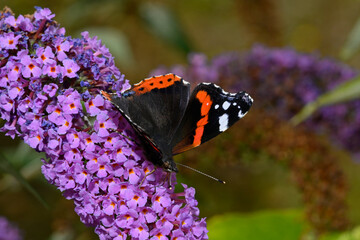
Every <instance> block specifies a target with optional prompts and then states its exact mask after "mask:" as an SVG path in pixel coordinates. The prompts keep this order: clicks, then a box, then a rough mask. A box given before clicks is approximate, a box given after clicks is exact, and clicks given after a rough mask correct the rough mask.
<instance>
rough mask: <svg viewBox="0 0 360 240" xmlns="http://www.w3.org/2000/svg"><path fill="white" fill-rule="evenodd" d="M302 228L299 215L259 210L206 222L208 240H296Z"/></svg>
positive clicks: (304, 225) (215, 217) (298, 213)
mask: <svg viewBox="0 0 360 240" xmlns="http://www.w3.org/2000/svg"><path fill="white" fill-rule="evenodd" d="M305 228H306V223H305V222H304V221H303V218H302V212H301V211H296V210H287V211H261V212H257V213H251V214H239V213H233V214H226V215H217V216H214V217H212V218H211V219H210V220H209V221H208V230H209V239H213V240H222V239H251V240H263V239H267V240H288V239H300V236H301V235H302V233H303V232H304V229H305Z"/></svg>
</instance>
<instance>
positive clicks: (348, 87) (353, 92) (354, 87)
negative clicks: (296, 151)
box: [291, 77, 360, 125]
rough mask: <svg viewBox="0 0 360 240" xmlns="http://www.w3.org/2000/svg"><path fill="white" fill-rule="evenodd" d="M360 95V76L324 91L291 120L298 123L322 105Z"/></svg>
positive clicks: (351, 98)
mask: <svg viewBox="0 0 360 240" xmlns="http://www.w3.org/2000/svg"><path fill="white" fill-rule="evenodd" d="M359 97H360V77H355V78H354V79H352V80H349V81H347V82H345V83H342V84H340V85H338V86H337V87H336V88H334V89H333V90H331V91H329V92H326V93H324V94H323V95H321V96H320V97H318V98H317V99H316V100H315V101H313V102H310V103H308V104H307V105H306V106H305V107H304V108H303V109H301V111H300V112H299V113H298V114H296V115H295V116H294V117H293V118H292V119H291V122H292V123H293V124H294V125H297V124H299V123H301V122H302V121H304V120H305V119H307V118H308V117H310V116H311V115H312V114H313V113H314V112H315V111H316V110H318V109H319V108H321V107H324V106H327V105H332V104H336V103H342V102H346V101H350V100H353V99H358V98H359Z"/></svg>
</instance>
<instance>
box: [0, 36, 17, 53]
mask: <svg viewBox="0 0 360 240" xmlns="http://www.w3.org/2000/svg"><path fill="white" fill-rule="evenodd" d="M20 38H21V35H17V36H15V35H14V33H13V32H10V33H7V34H3V35H2V36H1V37H0V46H1V49H9V50H10V49H16V48H17V44H18V41H19V39H20Z"/></svg>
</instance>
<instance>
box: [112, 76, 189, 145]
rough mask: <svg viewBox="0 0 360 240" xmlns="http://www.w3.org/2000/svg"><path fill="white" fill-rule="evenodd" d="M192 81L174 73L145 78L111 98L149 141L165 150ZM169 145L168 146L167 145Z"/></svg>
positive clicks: (183, 110)
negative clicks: (118, 95)
mask: <svg viewBox="0 0 360 240" xmlns="http://www.w3.org/2000/svg"><path fill="white" fill-rule="evenodd" d="M189 95H190V84H188V83H187V82H185V81H184V80H183V79H181V78H180V77H178V76H176V75H174V74H167V75H163V76H158V77H152V78H148V79H145V80H143V81H142V82H140V83H138V84H136V85H134V86H133V87H132V88H131V89H129V90H127V91H125V92H124V93H123V94H122V97H120V98H119V97H112V98H111V101H112V103H113V104H114V105H116V106H117V108H118V109H119V110H120V112H121V113H122V114H123V116H124V117H125V118H126V119H127V120H128V121H129V122H130V124H132V125H133V126H134V128H135V129H136V130H137V131H138V132H140V136H141V137H142V136H143V135H145V139H146V140H147V141H150V144H152V145H155V146H156V147H158V148H160V150H161V151H163V150H166V149H164V148H165V147H167V146H165V144H166V145H168V144H169V139H171V138H172V137H173V135H174V133H175V131H176V129H177V128H178V125H179V123H180V120H181V119H182V117H183V115H184V112H185V109H186V106H187V102H188V99H189ZM167 148H168V147H167Z"/></svg>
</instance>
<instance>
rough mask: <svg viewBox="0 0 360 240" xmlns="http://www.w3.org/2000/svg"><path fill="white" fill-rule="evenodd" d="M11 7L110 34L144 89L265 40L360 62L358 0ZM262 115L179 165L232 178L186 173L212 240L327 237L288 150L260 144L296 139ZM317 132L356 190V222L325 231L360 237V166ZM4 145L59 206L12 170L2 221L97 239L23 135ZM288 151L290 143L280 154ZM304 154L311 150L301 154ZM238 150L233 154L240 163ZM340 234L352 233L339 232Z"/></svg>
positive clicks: (2, 188) (128, 1)
mask: <svg viewBox="0 0 360 240" xmlns="http://www.w3.org/2000/svg"><path fill="white" fill-rule="evenodd" d="M0 3H1V7H4V6H8V7H10V8H11V9H12V10H13V12H14V13H15V14H16V15H18V14H32V13H33V12H34V6H41V7H48V8H50V9H51V11H52V12H53V13H55V14H56V17H55V20H56V21H57V22H58V23H60V24H61V26H62V27H65V28H66V33H67V35H71V36H73V37H78V36H80V32H82V31H85V30H86V31H89V32H90V35H91V36H98V37H99V38H100V39H102V40H103V42H104V43H105V44H106V46H107V47H108V48H109V49H110V52H111V53H112V54H113V55H114V57H115V62H116V64H117V66H118V68H119V69H120V71H121V72H122V73H124V74H125V75H126V78H127V79H129V80H130V81H131V82H132V83H135V82H138V81H140V80H141V79H142V78H145V77H147V76H148V74H149V72H150V71H151V70H153V69H155V68H156V67H158V66H159V65H165V66H170V65H173V64H186V63H187V57H188V54H189V53H191V52H202V53H204V54H206V55H207V56H208V57H209V58H211V57H213V56H215V55H218V54H220V53H223V52H228V51H246V50H248V49H250V48H251V47H252V46H253V45H254V44H255V43H261V44H264V45H265V46H269V47H287V46H291V47H293V48H294V49H296V50H297V51H300V52H318V53H319V54H320V55H321V56H329V57H334V58H337V59H341V60H343V61H345V62H346V63H347V64H349V65H351V66H353V67H354V68H358V67H359V66H360V55H353V56H351V57H349V54H347V52H346V51H345V52H344V50H343V49H344V46H345V45H346V43H347V42H348V37H349V34H350V33H351V31H352V30H353V28H354V26H355V24H356V22H357V20H358V18H359V16H360V1H358V0H343V1H339V0H317V1H313V0H291V1H285V0H281V1H275V0H239V1H232V0H224V1H217V0H181V1H175V0H169V1H165V0H158V1H140V0H134V1H132V0H105V1H95V0H82V1H81V0H80V1H72V0H63V1H55V0H53V1H25V0H0ZM245 90H246V89H245ZM257 101H261V99H255V104H256V102H257ZM252 115H253V116H252ZM256 116H258V115H257V113H256V112H254V113H253V112H251V111H250V113H249V115H248V116H247V117H246V118H245V119H244V120H241V121H244V123H243V124H241V126H240V124H237V125H236V126H235V127H234V130H231V131H230V132H226V133H224V134H222V135H220V136H219V137H217V138H216V139H214V140H213V141H211V142H209V143H207V144H206V145H204V146H201V147H199V148H198V149H196V150H194V151H191V152H189V153H185V154H183V155H181V156H179V157H178V158H177V160H179V161H183V162H184V163H186V164H188V165H191V166H193V167H196V168H197V169H199V170H201V171H204V172H206V173H208V174H210V175H213V176H215V177H219V178H221V179H223V180H225V181H226V182H227V184H226V185H221V184H219V183H217V182H215V181H212V180H210V179H208V178H205V177H203V176H201V175H199V174H197V173H194V172H191V171H188V170H186V169H181V170H180V173H179V174H178V182H184V183H186V184H188V185H190V186H193V187H195V188H196V191H197V195H196V196H197V199H198V201H199V208H200V212H201V213H200V215H201V217H208V226H209V231H210V233H209V236H210V239H300V238H301V239H316V238H317V234H318V233H319V231H317V229H316V227H315V228H314V226H313V225H312V224H311V223H309V221H308V220H306V211H309V209H308V210H305V208H308V207H309V205H306V204H304V201H303V200H304V194H303V193H302V192H301V191H300V190H299V184H298V185H296V184H295V181H294V174H295V175H296V172H295V173H294V169H291V167H289V164H287V163H286V162H284V161H282V160H283V159H281V154H273V153H272V152H271V151H272V150H271V149H269V148H267V147H265V146H264V148H262V147H261V145H260V146H257V144H258V142H266V141H259V138H261V139H271V138H269V136H270V135H271V136H272V137H273V138H272V139H277V138H283V137H284V138H286V137H287V136H284V135H277V134H278V132H277V131H275V130H274V128H270V130H269V129H267V128H266V122H264V121H263V120H259V119H257V118H256ZM274 121H275V120H274ZM276 125H277V126H282V129H283V130H282V131H284V133H289V135H288V136H292V137H293V138H297V137H298V136H299V135H304V136H306V135H308V134H310V133H307V132H306V129H305V130H303V129H301V130H298V129H297V128H294V127H292V126H290V125H289V124H288V123H286V122H276ZM244 127H245V128H247V129H246V131H245V130H244V129H243V128H244ZM254 131H255V132H256V134H255V133H254V134H253V132H254ZM233 132H237V133H238V132H241V133H242V134H239V135H237V134H233ZM255 136H256V137H255ZM309 136H311V137H310V138H312V139H314V138H315V139H317V138H319V140H318V141H319V142H321V144H322V145H325V146H327V147H326V148H325V149H326V150H325V151H331V153H329V154H331V155H332V156H333V158H334V159H336V164H335V165H336V167H338V168H339V169H341V170H342V171H343V172H344V174H345V179H346V182H347V184H346V185H347V187H346V188H345V187H344V188H345V189H346V190H347V193H346V203H347V205H348V212H347V214H348V218H349V222H350V223H349V224H345V225H346V226H345V225H344V226H345V227H341V228H338V229H336V228H335V229H334V228H330V229H329V228H327V229H321V232H322V233H323V234H322V235H321V238H324V239H360V237H359V231H358V230H357V229H356V225H358V224H360V206H359V201H360V165H359V164H357V163H354V162H353V161H352V160H351V158H350V156H349V154H348V153H346V152H345V151H343V150H341V149H334V148H333V146H332V145H331V143H329V142H328V140H327V139H326V138H325V139H324V137H323V136H313V135H311V134H310V135H309ZM280 140H284V139H280ZM269 141H270V140H269ZM315 141H317V140H315ZM0 142H1V148H0V151H1V152H2V153H3V154H5V155H6V157H7V159H9V160H10V161H11V163H12V164H13V165H14V166H15V168H16V169H18V170H19V171H20V172H21V173H22V175H23V176H24V178H25V179H26V180H27V181H28V183H30V185H31V188H32V189H34V190H35V191H36V192H37V193H38V194H39V195H40V198H41V199H42V200H43V201H45V202H46V205H48V208H46V207H45V206H44V204H43V203H42V201H41V200H39V199H38V198H36V197H35V195H34V194H31V193H30V192H29V191H28V190H27V189H26V188H25V187H24V186H23V185H21V184H19V183H18V180H16V178H14V177H13V176H11V175H10V174H5V173H0V215H3V216H6V217H8V218H9V219H10V220H11V221H13V222H15V223H16V224H17V225H18V226H19V227H20V228H21V229H23V231H24V233H25V236H26V237H25V239H54V240H55V239H77V240H80V239H97V236H96V235H95V234H94V233H93V229H91V228H86V227H85V226H83V225H82V224H81V223H80V221H79V217H78V216H77V215H76V214H75V213H74V211H73V210H74V209H73V208H74V205H73V203H72V202H71V201H67V200H65V199H64V198H63V197H62V196H61V194H60V192H59V191H57V190H56V189H55V187H53V186H51V185H49V184H48V183H47V182H46V181H45V179H44V178H43V176H42V174H41V172H40V166H41V161H40V158H41V157H42V155H41V154H39V153H36V152H34V151H33V150H31V149H29V148H28V147H27V146H26V145H24V144H22V143H21V141H19V140H16V139H15V140H11V139H10V138H9V137H5V136H3V135H1V136H0ZM271 142H272V143H273V144H276V141H271ZM229 146H230V147H229ZM254 146H257V147H254ZM229 148H230V150H229ZM231 148H233V149H231ZM282 148H284V146H281V145H280V144H279V146H278V147H277V148H276V149H278V150H276V151H278V152H279V151H280V150H281V149H282ZM285 148H286V146H285ZM279 149H280V150H279ZM285 150H287V151H291V149H290V150H289V149H285ZM297 150H298V151H300V152H301V151H302V149H301V147H300V148H297ZM229 151H230V152H231V153H233V155H231V156H229V154H228V152H229ZM303 151H309V150H308V149H304V150H303ZM315 151H316V149H315ZM323 151H324V150H323ZM310 207H311V206H310ZM339 229H340V230H341V231H346V230H349V231H350V232H347V233H345V234H344V233H342V232H338V233H332V230H339ZM352 229H354V230H352ZM329 232H330V233H329ZM339 235H340V236H339Z"/></svg>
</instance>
